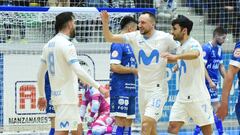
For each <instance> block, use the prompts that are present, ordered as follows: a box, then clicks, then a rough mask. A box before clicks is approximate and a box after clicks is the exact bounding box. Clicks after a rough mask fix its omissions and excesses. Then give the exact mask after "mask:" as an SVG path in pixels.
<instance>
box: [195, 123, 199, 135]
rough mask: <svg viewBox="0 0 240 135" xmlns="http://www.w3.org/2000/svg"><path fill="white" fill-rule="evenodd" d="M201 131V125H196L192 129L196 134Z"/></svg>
mask: <svg viewBox="0 0 240 135" xmlns="http://www.w3.org/2000/svg"><path fill="white" fill-rule="evenodd" d="M200 132H201V127H199V126H198V125H197V126H196V127H195V130H194V135H198V134H200Z"/></svg>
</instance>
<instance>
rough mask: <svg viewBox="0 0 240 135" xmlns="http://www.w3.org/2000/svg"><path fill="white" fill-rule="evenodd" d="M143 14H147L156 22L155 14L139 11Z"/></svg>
mask: <svg viewBox="0 0 240 135" xmlns="http://www.w3.org/2000/svg"><path fill="white" fill-rule="evenodd" d="M144 14H148V15H149V16H150V18H151V19H152V20H153V21H154V22H156V16H155V15H154V14H153V13H152V12H149V11H143V12H142V13H141V15H144Z"/></svg>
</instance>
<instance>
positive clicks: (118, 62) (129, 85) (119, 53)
mask: <svg viewBox="0 0 240 135" xmlns="http://www.w3.org/2000/svg"><path fill="white" fill-rule="evenodd" d="M120 27H121V33H128V32H131V31H136V30H137V21H136V20H135V19H134V18H133V17H131V16H125V17H124V18H123V19H122V20H121V22H120ZM110 54H111V55H110V64H111V65H110V68H111V73H110V79H111V81H110V88H111V90H110V107H111V108H110V114H111V116H113V117H115V127H113V132H112V134H113V135H130V134H131V124H132V120H133V119H134V118H135V100H136V84H135V79H136V75H137V70H136V60H135V57H134V54H133V50H132V47H131V46H130V45H129V44H122V43H112V45H111V50H110Z"/></svg>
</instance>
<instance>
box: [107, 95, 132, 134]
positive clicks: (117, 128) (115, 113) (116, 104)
mask: <svg viewBox="0 0 240 135" xmlns="http://www.w3.org/2000/svg"><path fill="white" fill-rule="evenodd" d="M125 100H128V98H127V97H122V96H110V114H111V116H112V117H114V118H115V124H114V127H113V131H112V134H113V135H123V132H124V121H125V117H126V113H127V111H126V110H125V108H126V107H125Z"/></svg>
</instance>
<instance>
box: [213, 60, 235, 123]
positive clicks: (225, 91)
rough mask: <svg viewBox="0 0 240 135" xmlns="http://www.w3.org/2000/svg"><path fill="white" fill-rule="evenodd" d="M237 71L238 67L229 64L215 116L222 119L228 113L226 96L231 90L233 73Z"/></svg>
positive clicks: (227, 96)
mask: <svg viewBox="0 0 240 135" xmlns="http://www.w3.org/2000/svg"><path fill="white" fill-rule="evenodd" d="M238 71H239V68H238V67H235V66H233V65H229V69H228V71H227V73H226V76H225V78H224V82H223V92H222V101H221V106H220V107H219V108H218V110H217V116H218V117H219V118H221V119H222V120H223V119H224V118H225V117H226V116H227V114H228V98H229V94H230V91H231V87H232V83H233V79H234V76H235V74H237V72H238Z"/></svg>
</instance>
